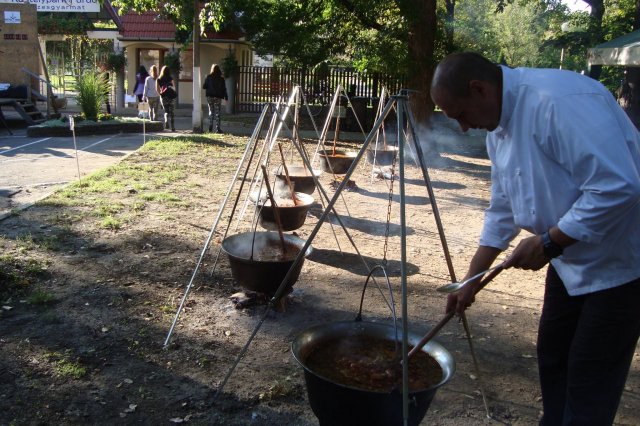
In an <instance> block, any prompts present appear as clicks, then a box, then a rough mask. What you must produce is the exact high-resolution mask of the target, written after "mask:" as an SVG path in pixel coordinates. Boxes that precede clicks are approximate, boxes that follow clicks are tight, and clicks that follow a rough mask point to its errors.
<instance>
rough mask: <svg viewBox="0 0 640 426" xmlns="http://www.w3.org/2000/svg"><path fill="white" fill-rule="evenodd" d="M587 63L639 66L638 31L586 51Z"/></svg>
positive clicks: (639, 36) (639, 37)
mask: <svg viewBox="0 0 640 426" xmlns="http://www.w3.org/2000/svg"><path fill="white" fill-rule="evenodd" d="M587 62H588V63H589V67H591V66H592V65H621V66H628V67H633V66H640V30H636V31H632V32H630V33H629V34H625V35H623V36H622V37H618V38H615V39H613V40H611V41H608V42H606V43H602V44H599V45H597V46H596V47H592V48H591V49H587Z"/></svg>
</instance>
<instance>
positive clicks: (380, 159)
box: [367, 146, 398, 166]
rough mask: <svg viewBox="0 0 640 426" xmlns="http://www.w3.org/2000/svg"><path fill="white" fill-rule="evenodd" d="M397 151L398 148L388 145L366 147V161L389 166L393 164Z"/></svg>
mask: <svg viewBox="0 0 640 426" xmlns="http://www.w3.org/2000/svg"><path fill="white" fill-rule="evenodd" d="M397 153H398V148H396V147H393V146H389V147H387V149H378V150H373V149H368V150H367V161H368V162H369V164H373V162H374V160H375V163H376V164H378V165H380V166H390V165H391V164H393V159H394V158H395V156H396V155H397Z"/></svg>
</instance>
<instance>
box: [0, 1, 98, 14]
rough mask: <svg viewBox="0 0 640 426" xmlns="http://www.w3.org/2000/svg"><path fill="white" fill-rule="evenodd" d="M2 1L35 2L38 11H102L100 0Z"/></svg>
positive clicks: (12, 2)
mask: <svg viewBox="0 0 640 426" xmlns="http://www.w3.org/2000/svg"><path fill="white" fill-rule="evenodd" d="M0 3H9V4H27V3H28V4H35V5H36V6H37V7H38V12H100V2H99V1H98V0H0Z"/></svg>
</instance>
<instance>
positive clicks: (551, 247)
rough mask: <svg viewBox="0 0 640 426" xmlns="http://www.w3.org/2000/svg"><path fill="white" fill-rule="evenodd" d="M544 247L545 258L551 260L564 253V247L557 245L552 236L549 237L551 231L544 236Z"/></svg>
mask: <svg viewBox="0 0 640 426" xmlns="http://www.w3.org/2000/svg"><path fill="white" fill-rule="evenodd" d="M542 247H543V251H544V254H545V256H547V257H548V258H550V259H553V258H555V257H558V256H560V255H561V254H562V251H563V248H562V246H561V245H559V244H557V243H555V242H554V241H553V240H552V239H551V236H550V235H549V231H546V232H545V233H544V234H542Z"/></svg>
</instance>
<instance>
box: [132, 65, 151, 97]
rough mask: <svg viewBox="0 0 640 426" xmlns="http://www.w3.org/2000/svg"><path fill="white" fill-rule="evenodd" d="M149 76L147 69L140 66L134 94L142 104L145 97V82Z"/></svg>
mask: <svg viewBox="0 0 640 426" xmlns="http://www.w3.org/2000/svg"><path fill="white" fill-rule="evenodd" d="M148 76H149V73H148V72H147V69H146V68H145V67H144V65H140V68H138V73H137V74H136V84H135V86H133V94H134V95H136V97H137V98H138V102H142V97H143V95H144V82H145V80H146V79H147V77H148Z"/></svg>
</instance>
